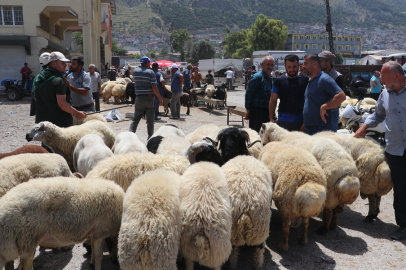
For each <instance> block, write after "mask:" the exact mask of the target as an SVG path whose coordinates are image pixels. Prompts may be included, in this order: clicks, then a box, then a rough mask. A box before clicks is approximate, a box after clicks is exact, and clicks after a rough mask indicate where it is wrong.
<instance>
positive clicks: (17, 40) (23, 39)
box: [0, 36, 31, 55]
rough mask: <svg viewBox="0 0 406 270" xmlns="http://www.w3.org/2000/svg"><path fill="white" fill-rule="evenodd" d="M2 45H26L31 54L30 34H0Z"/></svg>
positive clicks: (28, 53) (27, 51) (0, 43)
mask: <svg viewBox="0 0 406 270" xmlns="http://www.w3.org/2000/svg"><path fill="white" fill-rule="evenodd" d="M0 45H13V46H24V48H25V52H26V53H27V55H31V41H30V37H29V36H0Z"/></svg>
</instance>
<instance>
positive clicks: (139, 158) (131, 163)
mask: <svg viewBox="0 0 406 270" xmlns="http://www.w3.org/2000/svg"><path fill="white" fill-rule="evenodd" d="M189 166H190V163H189V161H188V160H187V159H186V158H184V157H181V156H165V155H154V154H152V153H128V154H123V155H118V156H112V157H109V158H106V159H105V160H103V161H101V162H99V164H97V166H96V167H94V168H93V170H91V171H90V172H89V173H88V174H87V176H86V178H102V179H108V180H112V181H114V182H116V183H117V184H118V185H120V186H121V187H122V188H123V189H124V191H126V190H127V188H128V187H129V186H130V184H131V182H132V181H133V180H134V179H135V178H137V177H139V176H140V175H142V174H144V173H146V172H148V171H153V170H156V169H164V170H168V171H173V172H176V173H177V174H180V175H182V174H183V173H184V172H185V171H186V169H187V168H188V167H189Z"/></svg>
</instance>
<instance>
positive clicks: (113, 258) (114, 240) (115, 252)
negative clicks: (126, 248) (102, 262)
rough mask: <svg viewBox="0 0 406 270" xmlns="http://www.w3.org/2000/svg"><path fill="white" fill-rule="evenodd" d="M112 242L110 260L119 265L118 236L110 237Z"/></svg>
mask: <svg viewBox="0 0 406 270" xmlns="http://www.w3.org/2000/svg"><path fill="white" fill-rule="evenodd" d="M110 239H111V242H112V247H111V251H110V260H111V261H112V262H113V263H114V264H118V235H117V236H113V237H110Z"/></svg>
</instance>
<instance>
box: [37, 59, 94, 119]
mask: <svg viewBox="0 0 406 270" xmlns="http://www.w3.org/2000/svg"><path fill="white" fill-rule="evenodd" d="M69 62H70V61H69V60H68V59H66V58H65V56H64V55H63V54H62V53H60V52H53V53H51V55H50V56H49V63H48V67H47V68H46V69H44V70H43V71H41V72H40V74H38V76H37V77H35V80H34V86H33V87H34V98H35V99H36V101H37V108H36V114H35V123H39V122H42V121H49V122H51V123H53V124H55V125H57V126H59V127H70V126H72V125H73V118H72V114H73V115H75V116H76V117H77V118H79V119H82V118H85V117H86V115H85V114H84V113H83V112H80V111H78V110H76V109H74V108H73V107H72V106H71V105H70V104H69V103H68V102H69V100H70V91H69V89H68V87H67V85H66V83H65V80H64V78H63V75H64V73H65V70H66V63H69Z"/></svg>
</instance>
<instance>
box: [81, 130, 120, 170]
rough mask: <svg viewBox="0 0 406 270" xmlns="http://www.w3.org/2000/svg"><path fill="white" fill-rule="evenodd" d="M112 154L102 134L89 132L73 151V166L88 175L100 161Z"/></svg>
mask: <svg viewBox="0 0 406 270" xmlns="http://www.w3.org/2000/svg"><path fill="white" fill-rule="evenodd" d="M112 155H113V152H112V151H111V150H110V148H108V147H107V146H106V145H105V144H104V141H103V139H102V138H101V137H100V136H98V135H96V134H87V135H85V136H83V137H82V138H81V139H80V140H79V142H78V144H77V145H76V147H75V150H74V151H73V166H74V167H75V170H76V171H77V172H78V173H80V174H81V175H83V176H86V175H87V174H88V173H89V172H90V171H91V170H92V169H93V168H94V167H95V166H96V165H97V164H98V163H99V162H100V161H102V160H103V159H105V158H108V157H111V156H112Z"/></svg>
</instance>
